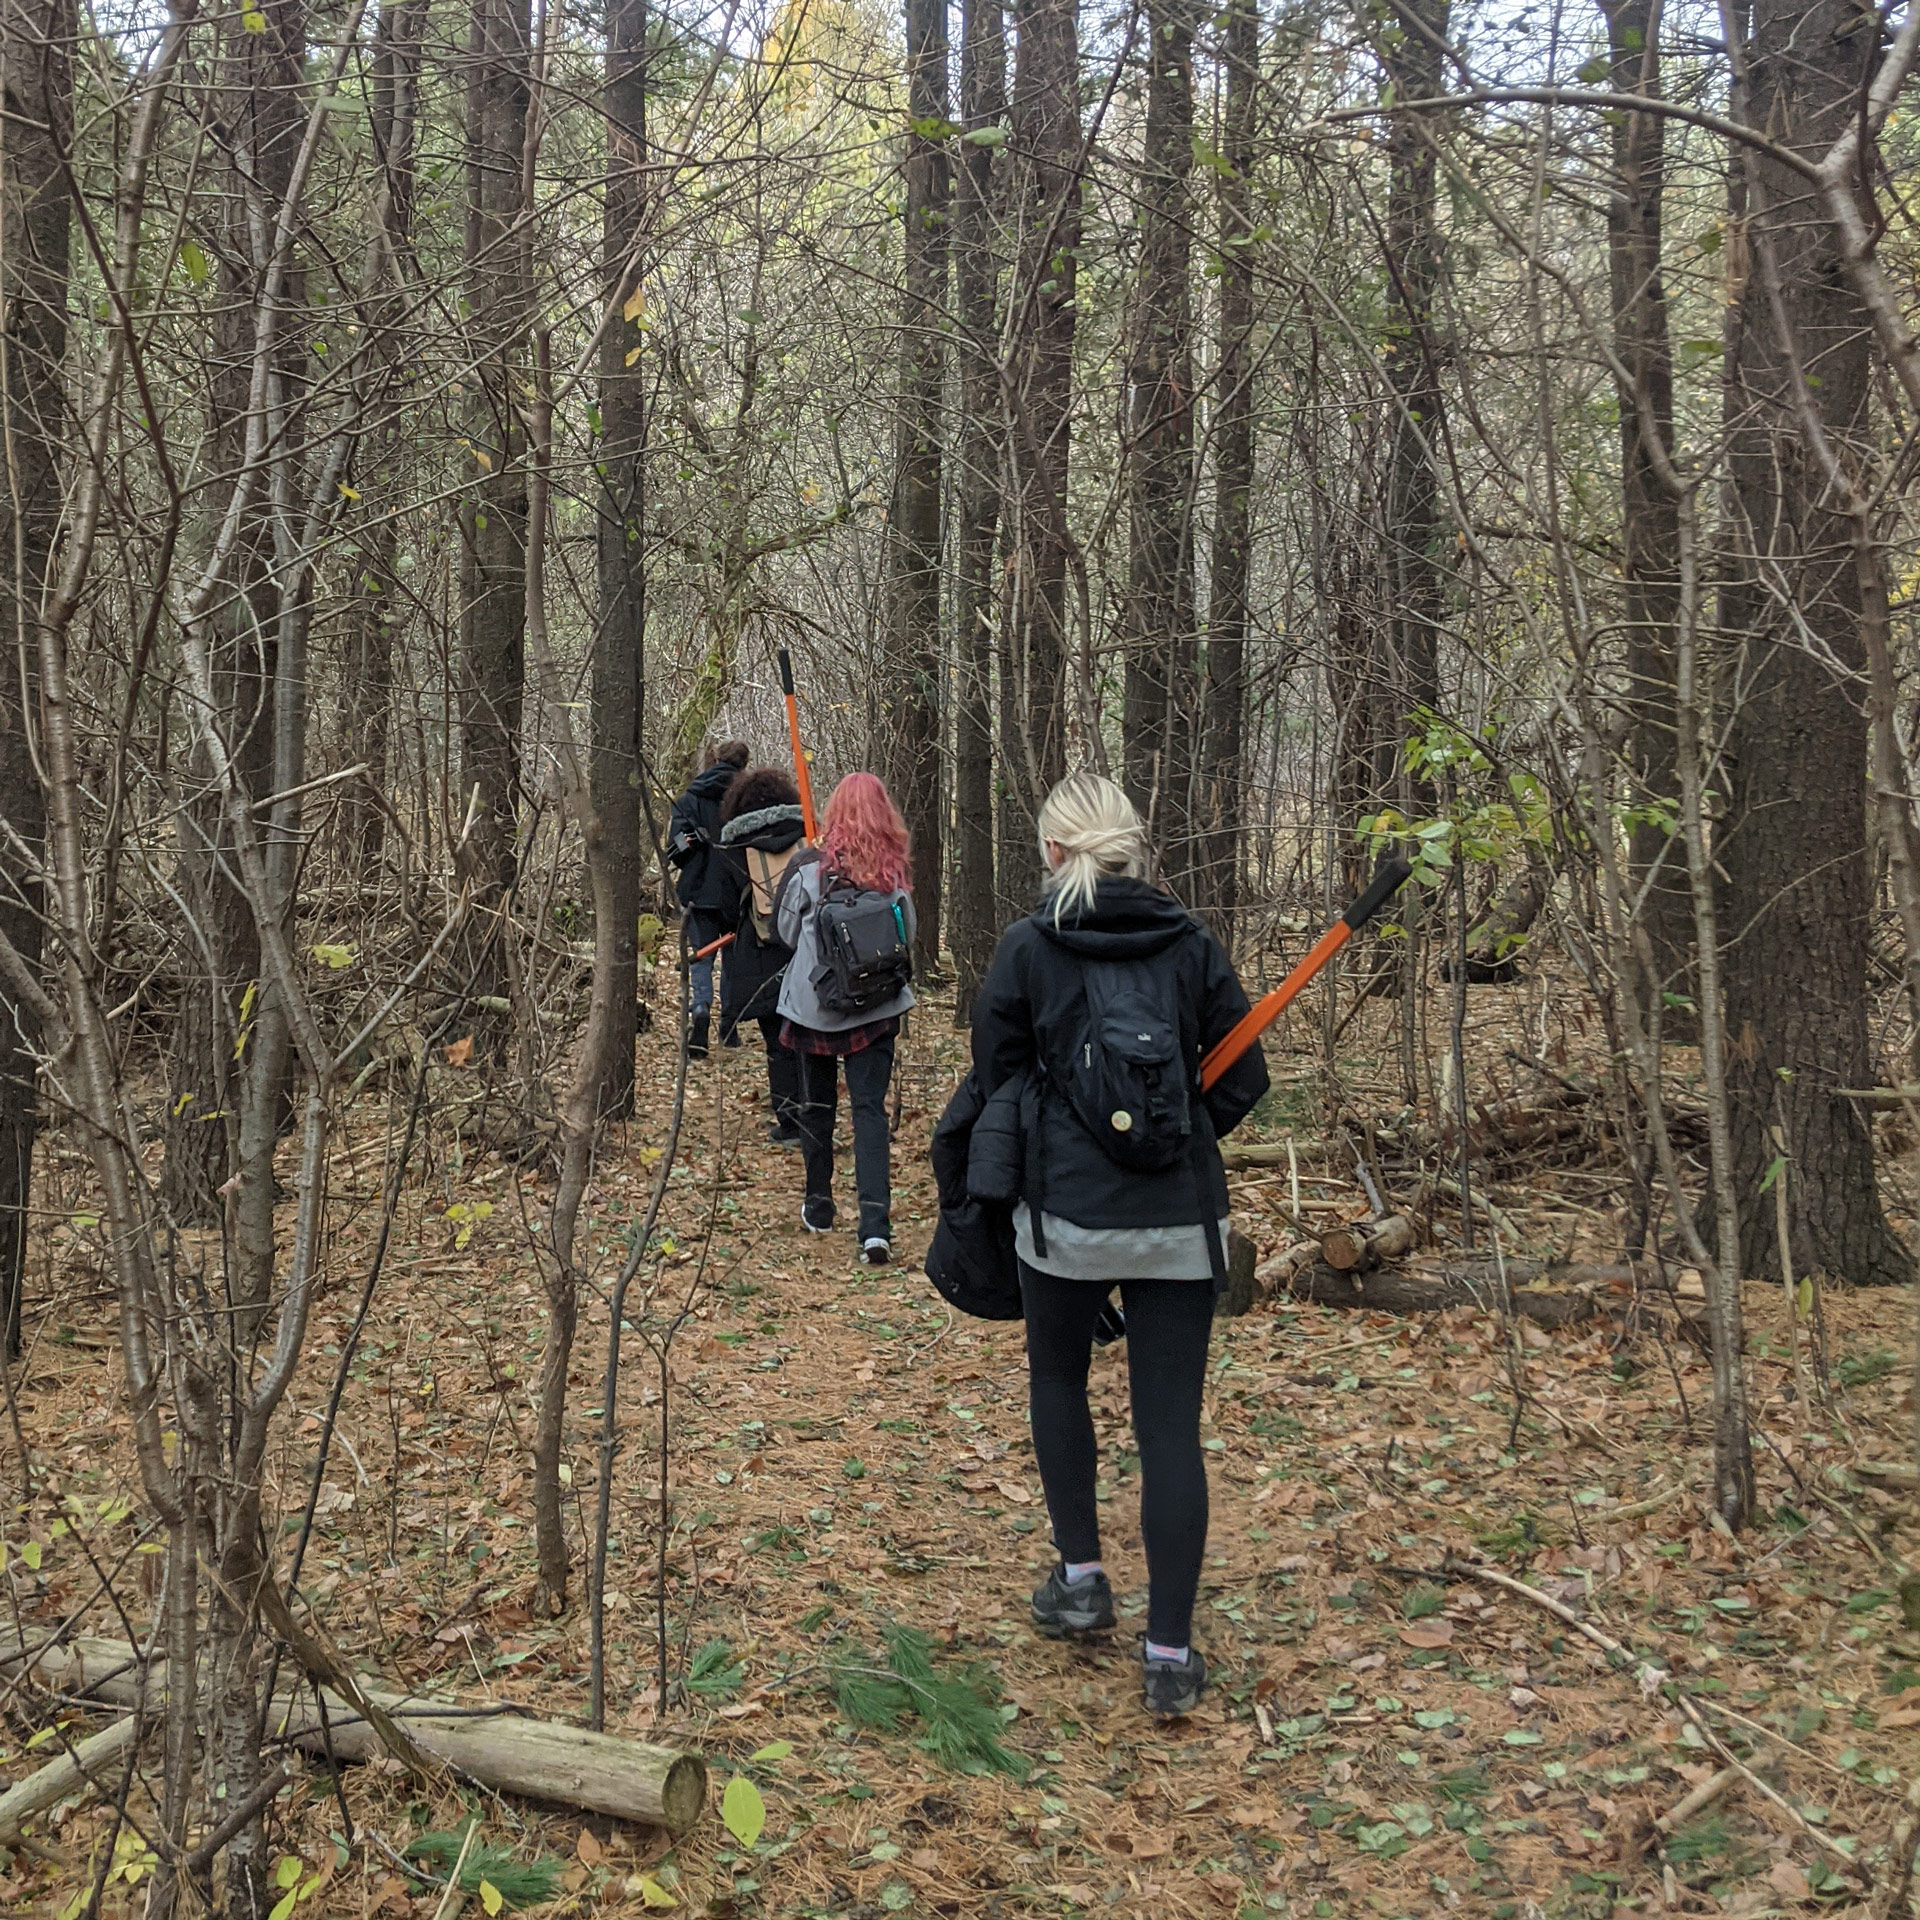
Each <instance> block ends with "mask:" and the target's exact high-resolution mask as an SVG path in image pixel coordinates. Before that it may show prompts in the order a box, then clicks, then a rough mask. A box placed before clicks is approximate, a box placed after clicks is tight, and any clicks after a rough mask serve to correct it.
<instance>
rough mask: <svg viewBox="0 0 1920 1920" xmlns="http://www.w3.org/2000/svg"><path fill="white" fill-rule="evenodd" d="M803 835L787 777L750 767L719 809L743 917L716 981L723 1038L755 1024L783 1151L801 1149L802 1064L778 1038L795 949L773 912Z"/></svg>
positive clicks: (723, 846)
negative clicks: (784, 983)
mask: <svg viewBox="0 0 1920 1920" xmlns="http://www.w3.org/2000/svg"><path fill="white" fill-rule="evenodd" d="M806 831H807V829H806V815H805V814H804V813H803V812H802V811H801V808H800V789H799V788H798V787H797V786H795V785H794V783H793V775H792V774H790V773H787V772H785V771H783V770H782V769H781V768H779V767H749V768H747V769H746V771H745V772H744V773H738V774H735V775H734V778H733V783H732V784H731V785H730V786H729V787H728V788H727V794H726V798H725V799H724V800H723V801H722V802H721V803H720V850H721V852H722V854H724V855H725V857H726V859H727V860H728V862H729V863H730V864H731V865H732V866H733V867H734V868H735V870H736V871H737V872H738V874H739V877H740V911H739V917H738V919H737V920H736V922H735V927H734V933H735V938H734V942H733V945H732V946H730V947H729V948H728V949H727V965H726V971H725V972H724V973H723V974H722V975H721V979H720V1038H721V1040H722V1041H723V1042H725V1043H726V1044H728V1045H731V1044H732V1043H733V1035H734V1034H735V1032H736V1031H737V1030H738V1028H739V1026H740V1024H741V1023H742V1022H743V1021H746V1020H754V1021H758V1022H759V1026H760V1037H761V1039H762V1041H763V1042H764V1043H765V1045H766V1049H767V1093H768V1096H769V1099H770V1101H771V1104H772V1107H773V1123H772V1125H771V1126H769V1127H768V1129H767V1138H768V1139H769V1140H771V1141H773V1142H774V1143H775V1145H777V1146H783V1147H797V1146H798V1145H799V1144H800V1127H799V1112H800V1104H801V1094H800V1060H799V1056H798V1055H797V1054H796V1053H795V1052H794V1051H793V1049H792V1048H791V1047H789V1046H787V1045H785V1044H784V1043H783V1042H782V1040H781V1038H780V1024H781V1021H780V978H781V976H782V975H783V974H784V973H785V972H786V970H787V962H788V961H790V960H791V959H792V958H793V949H792V948H791V947H790V946H788V945H787V944H786V942H785V941H784V940H782V939H781V938H780V935H779V932H778V930H777V929H776V927H775V925H774V918H773V905H774V894H775V891H776V889H777V888H778V886H779V882H780V878H781V875H782V874H783V873H784V872H785V870H786V866H787V863H788V861H789V860H790V859H791V857H792V855H793V851H794V849H795V848H796V847H798V846H799V844H800V843H801V841H802V840H804V839H805V838H806Z"/></svg>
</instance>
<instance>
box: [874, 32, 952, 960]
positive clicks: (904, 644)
mask: <svg viewBox="0 0 1920 1920" xmlns="http://www.w3.org/2000/svg"><path fill="white" fill-rule="evenodd" d="M906 26H907V121H908V124H907V142H906V161H905V165H904V167H903V169H902V171H903V174H904V185H905V189H906V206H905V212H904V217H903V224H902V230H901V257H902V265H903V268H904V279H905V285H904V288H903V292H902V298H901V306H900V404H899V412H898V415H897V417H896V421H895V426H894V493H893V512H892V515H891V517H890V519H889V522H888V535H889V537H888V542H887V546H888V571H889V574H890V580H889V596H888V597H889V607H888V628H889V631H888V642H889V646H888V651H889V653H890V655H891V658H890V659H889V661H888V664H887V682H888V684H887V691H886V699H887V705H888V707H889V708H890V710H891V711H890V714H889V721H890V726H889V733H890V739H889V741H888V753H887V765H888V768H889V770H890V773H891V776H892V780H891V784H892V787H893V794H894V799H895V801H896V802H897V804H898V805H899V807H900V811H901V813H902V814H903V815H904V816H905V818H906V822H907V826H908V828H909V829H910V830H911V832H912V834H913V892H914V904H915V906H916V908H917V909H918V923H917V924H918V929H919V931H918V936H917V937H918V944H919V948H920V951H919V953H918V955H917V956H916V958H917V960H918V962H919V964H920V966H921V968H922V970H923V971H925V970H928V969H930V968H931V967H932V966H934V965H935V964H936V963H937V962H938V960H939V957H940V883H941V878H942V874H943V870H944V867H945V850H944V845H943V842H944V840H945V834H944V833H943V832H942V821H943V813H942V806H941V790H940V789H941V782H940V708H941V689H940V678H941V648H940V559H941V512H940V469H941V444H942V424H943V423H942V419H941V411H942V409H941V389H942V384H943V382H944V379H945V374H946V358H947V355H946V307H947V255H948V251H949V248H948V234H947V220H948V200H949V197H950V187H951V180H950V169H949V167H948V164H947V141H946V139H945V138H944V137H942V136H941V135H940V134H939V133H938V132H936V129H941V128H944V127H945V125H946V122H947V113H948V106H949V102H948V97H947V9H946V5H945V0H906Z"/></svg>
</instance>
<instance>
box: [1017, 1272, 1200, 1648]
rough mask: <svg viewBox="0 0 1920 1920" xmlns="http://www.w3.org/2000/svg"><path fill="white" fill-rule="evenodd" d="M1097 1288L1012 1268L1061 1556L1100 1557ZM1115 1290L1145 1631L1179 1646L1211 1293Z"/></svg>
mask: <svg viewBox="0 0 1920 1920" xmlns="http://www.w3.org/2000/svg"><path fill="white" fill-rule="evenodd" d="M1107 1292H1108V1289H1107V1288H1105V1287H1103V1286H1102V1285H1101V1284H1100V1283H1099V1282H1098V1281H1097V1280H1060V1279H1056V1278H1055V1277H1054V1276H1053V1275H1052V1274H1050V1273H1040V1272H1037V1271H1036V1270H1035V1269H1034V1268H1032V1267H1030V1266H1028V1265H1027V1264H1026V1262H1025V1261H1022V1262H1021V1264H1020V1293H1021V1297H1022V1299H1023V1301H1024V1302H1025V1304H1026V1310H1027V1375H1028V1395H1029V1399H1028V1404H1029V1407H1030V1409H1031V1412H1032V1416H1033V1451H1034V1456H1035V1458H1036V1459H1037V1460H1038V1461H1039V1463H1040V1482H1041V1485H1042V1486H1044V1487H1045V1488H1046V1491H1047V1512H1048V1515H1049V1516H1050V1517H1051V1519H1052V1521H1053V1539H1054V1544H1055V1546H1057V1547H1058V1548H1059V1549H1060V1557H1061V1559H1063V1560H1075V1561H1082V1560H1098V1559H1099V1558H1100V1518H1099V1514H1098V1512H1097V1511H1096V1509H1095V1506H1094V1479H1095V1476H1096V1473H1097V1472H1098V1468H1099V1460H1100V1449H1099V1443H1098V1442H1097V1441H1096V1440H1095V1438H1094V1432H1093V1414H1092V1412H1091V1411H1090V1410H1089V1408H1088V1406H1087V1361H1088V1358H1089V1356H1090V1355H1091V1353H1092V1350H1093V1327H1094V1322H1095V1321H1096V1320H1098V1319H1099V1317H1100V1309H1101V1307H1102V1306H1103V1305H1104V1304H1105V1303H1106V1298H1107ZM1120 1296H1121V1300H1122V1302H1123V1304H1124V1305H1125V1307H1126V1313H1127V1373H1128V1377H1129V1379H1130V1380H1131V1381H1132V1384H1133V1432H1134V1438H1135V1439H1136V1441H1137V1442H1138V1443H1139V1447H1140V1537H1141V1540H1142V1541H1143V1542H1144V1543H1145V1546H1146V1550H1147V1576H1148V1580H1149V1583H1150V1584H1149V1589H1148V1597H1147V1638H1148V1639H1149V1640H1152V1641H1154V1642H1156V1643H1157V1644H1158V1645H1160V1646H1163V1647H1183V1646H1185V1645H1186V1644H1187V1641H1188V1637H1189V1635H1190V1634H1191V1632H1192V1629H1193V1597H1194V1594H1195V1592H1196V1591H1197V1590H1198V1588H1199V1585H1200V1561H1201V1557H1202V1556H1203V1555H1204V1554H1205V1552H1206V1547H1207V1468H1206V1456H1205V1455H1204V1454H1203V1453H1202V1452H1201V1449H1200V1394H1201V1389H1202V1387H1203V1386H1204V1384H1205V1381H1206V1373H1207V1341H1208V1339H1209V1338H1210V1336H1211V1334H1212V1331H1213V1288H1212V1287H1211V1286H1210V1285H1209V1284H1208V1283H1207V1282H1206V1281H1205V1280H1122V1281H1121V1282H1120Z"/></svg>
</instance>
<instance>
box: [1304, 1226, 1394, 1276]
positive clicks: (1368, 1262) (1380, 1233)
mask: <svg viewBox="0 0 1920 1920" xmlns="http://www.w3.org/2000/svg"><path fill="white" fill-rule="evenodd" d="M1414 1239H1415V1234H1414V1227H1413V1222H1412V1221H1411V1220H1409V1219H1408V1218H1407V1216H1406V1215H1405V1214H1404V1213H1390V1214H1388V1215H1387V1217H1386V1218H1385V1219H1384V1220H1374V1221H1366V1220H1354V1221H1349V1222H1348V1223H1347V1224H1346V1225H1345V1226H1339V1227H1334V1228H1333V1229H1332V1230H1331V1231H1329V1232H1327V1233H1323V1234H1322V1235H1321V1236H1320V1257H1321V1259H1323V1260H1324V1261H1325V1262H1326V1263H1327V1265H1328V1266H1330V1267H1332V1268H1333V1269H1334V1271H1335V1272H1336V1273H1365V1272H1368V1271H1370V1270H1371V1269H1372V1268H1374V1267H1377V1266H1379V1265H1380V1264H1381V1263H1382V1262H1383V1261H1386V1260H1397V1259H1398V1258H1399V1257H1400V1255H1401V1254H1403V1253H1411V1252H1412V1251H1413V1243H1414Z"/></svg>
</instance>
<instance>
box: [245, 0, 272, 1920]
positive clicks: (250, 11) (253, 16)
mask: <svg viewBox="0 0 1920 1920" xmlns="http://www.w3.org/2000/svg"><path fill="white" fill-rule="evenodd" d="M240 24H241V25H242V26H243V27H245V28H246V30H247V31H248V32H249V33H265V32H266V30H267V16H266V15H265V14H264V13H262V12H261V11H260V9H259V8H258V7H248V8H247V9H246V11H245V12H244V13H242V14H241V16H240ZM276 1920H278V1917H277V1916H276Z"/></svg>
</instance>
